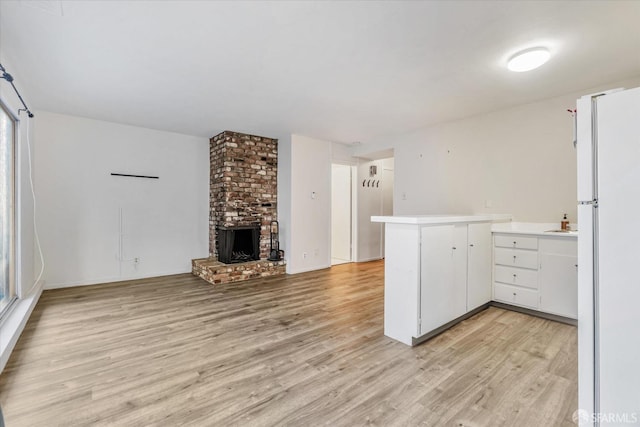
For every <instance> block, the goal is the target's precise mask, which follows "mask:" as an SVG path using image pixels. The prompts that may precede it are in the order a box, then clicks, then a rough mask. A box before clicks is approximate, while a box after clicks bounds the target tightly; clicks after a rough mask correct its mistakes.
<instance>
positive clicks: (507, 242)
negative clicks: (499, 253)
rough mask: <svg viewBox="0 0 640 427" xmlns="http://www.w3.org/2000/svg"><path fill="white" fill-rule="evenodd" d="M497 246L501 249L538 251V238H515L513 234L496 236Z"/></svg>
mask: <svg viewBox="0 0 640 427" xmlns="http://www.w3.org/2000/svg"><path fill="white" fill-rule="evenodd" d="M494 242H495V245H496V246H498V247H501V248H515V249H538V238H537V237H525V236H514V235H513V234H507V235H505V234H496V235H495V238H494Z"/></svg>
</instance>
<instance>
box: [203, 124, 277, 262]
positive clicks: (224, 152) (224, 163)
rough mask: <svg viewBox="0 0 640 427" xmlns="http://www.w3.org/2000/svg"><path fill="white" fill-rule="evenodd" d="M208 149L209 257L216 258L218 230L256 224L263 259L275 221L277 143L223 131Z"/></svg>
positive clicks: (273, 140) (259, 137)
mask: <svg viewBox="0 0 640 427" xmlns="http://www.w3.org/2000/svg"><path fill="white" fill-rule="evenodd" d="M209 149H210V161H211V169H210V177H209V203H210V204H209V256H211V257H215V258H217V257H218V252H217V247H216V235H217V231H216V230H217V227H218V226H221V225H222V226H225V227H236V226H246V225H254V224H260V226H261V228H260V259H265V258H267V257H268V256H269V238H270V235H269V225H270V224H271V221H274V220H277V190H278V178H277V172H278V140H277V139H273V138H265V137H262V136H256V135H247V134H243V133H238V132H230V131H224V132H222V133H220V134H219V135H216V136H214V137H213V138H211V139H210V141H209Z"/></svg>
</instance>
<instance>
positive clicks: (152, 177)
mask: <svg viewBox="0 0 640 427" xmlns="http://www.w3.org/2000/svg"><path fill="white" fill-rule="evenodd" d="M111 176H127V177H129V178H148V179H160V177H159V176H150V175H130V174H128V173H113V172H111Z"/></svg>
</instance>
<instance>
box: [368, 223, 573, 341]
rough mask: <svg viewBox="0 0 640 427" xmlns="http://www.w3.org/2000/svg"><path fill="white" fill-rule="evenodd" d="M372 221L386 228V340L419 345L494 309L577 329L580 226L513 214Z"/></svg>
mask: <svg viewBox="0 0 640 427" xmlns="http://www.w3.org/2000/svg"><path fill="white" fill-rule="evenodd" d="M371 220H372V221H373V222H382V223H385V242H386V243H385V285H384V286H385V289H384V334H385V335H386V336H388V337H390V338H393V339H396V340H398V341H400V342H402V343H404V344H407V345H416V344H419V343H420V342H423V341H425V340H427V339H429V338H431V337H433V336H434V335H437V334H439V333H440V332H442V331H444V330H446V329H447V328H449V327H451V326H453V325H454V324H456V323H457V322H460V321H461V320H464V319H466V318H468V317H471V316H473V315H474V314H476V313H478V312H480V311H482V310H483V309H485V308H486V307H488V306H489V305H496V306H498V307H502V308H507V309H510V310H517V311H522V312H524V313H527V314H532V315H536V316H540V317H545V318H548V319H552V320H557V321H561V322H565V323H569V324H575V322H576V321H575V319H577V242H576V241H577V237H578V233H577V231H575V225H574V227H573V230H574V231H567V230H560V229H559V225H558V224H555V223H518V222H511V216H510V215H468V216H466V215H420V216H374V217H371Z"/></svg>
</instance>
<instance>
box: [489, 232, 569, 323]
mask: <svg viewBox="0 0 640 427" xmlns="http://www.w3.org/2000/svg"><path fill="white" fill-rule="evenodd" d="M493 251H494V252H493V262H494V268H493V299H494V300H495V301H499V302H504V303H507V304H511V305H517V306H522V307H526V308H529V309H533V310H537V311H541V312H545V313H550V314H555V315H559V316H564V317H568V318H572V319H576V318H577V314H578V310H577V308H578V306H577V304H578V292H577V286H578V276H577V242H576V240H575V238H573V237H570V236H564V237H559V236H553V235H549V234H544V232H542V233H540V235H538V236H535V235H526V236H523V235H515V234H508V233H507V234H494V249H493Z"/></svg>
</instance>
